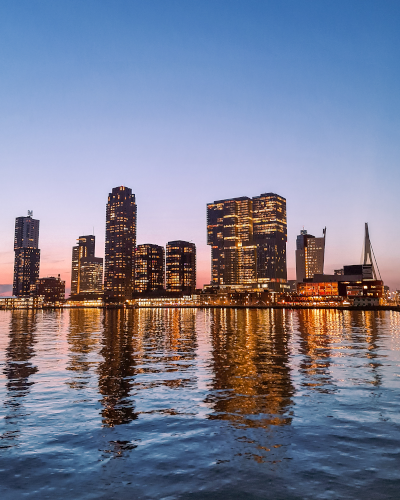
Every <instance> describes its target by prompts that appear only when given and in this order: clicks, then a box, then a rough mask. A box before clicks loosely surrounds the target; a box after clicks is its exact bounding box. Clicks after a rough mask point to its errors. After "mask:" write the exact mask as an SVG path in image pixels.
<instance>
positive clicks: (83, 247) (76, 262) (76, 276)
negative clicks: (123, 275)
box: [71, 234, 102, 295]
mask: <svg viewBox="0 0 400 500" xmlns="http://www.w3.org/2000/svg"><path fill="white" fill-rule="evenodd" d="M94 252H95V236H94V235H92V234H90V235H86V236H79V238H78V245H76V246H74V247H72V270H71V294H72V295H75V294H77V293H80V292H81V279H82V267H81V266H82V259H85V258H86V259H87V258H92V257H94ZM83 279H85V278H83ZM101 281H102V277H101ZM95 291H98V290H95Z"/></svg>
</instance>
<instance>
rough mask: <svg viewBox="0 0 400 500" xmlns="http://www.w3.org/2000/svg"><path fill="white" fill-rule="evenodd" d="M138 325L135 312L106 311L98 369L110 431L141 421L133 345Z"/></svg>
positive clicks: (102, 400) (104, 417)
mask: <svg viewBox="0 0 400 500" xmlns="http://www.w3.org/2000/svg"><path fill="white" fill-rule="evenodd" d="M136 332H137V322H136V321H135V311H125V310H122V309H114V310H106V311H104V317H103V333H102V340H101V345H102V347H101V351H100V354H101V356H102V358H103V360H102V361H101V362H100V363H99V365H98V369H97V370H98V376H99V392H100V394H101V395H102V399H101V400H100V402H101V404H102V406H103V409H102V412H101V413H102V421H103V425H104V426H106V427H114V426H115V425H120V424H127V423H129V422H131V421H132V420H135V419H136V418H137V413H135V403H134V400H133V399H132V398H131V389H132V385H133V383H134V378H135V375H136V361H135V356H134V347H133V342H134V340H133V339H134V338H135V337H136Z"/></svg>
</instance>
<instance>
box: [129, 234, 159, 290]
mask: <svg viewBox="0 0 400 500" xmlns="http://www.w3.org/2000/svg"><path fill="white" fill-rule="evenodd" d="M164 289H165V265H164V248H163V247H161V246H159V245H150V244H146V245H138V247H137V248H136V256H135V291H136V292H138V293H151V292H155V291H160V290H164Z"/></svg>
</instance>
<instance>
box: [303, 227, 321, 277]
mask: <svg viewBox="0 0 400 500" xmlns="http://www.w3.org/2000/svg"><path fill="white" fill-rule="evenodd" d="M325 238H326V228H325V229H324V230H323V236H322V237H321V238H316V237H315V236H313V235H312V234H307V231H306V230H305V229H302V230H301V231H300V234H299V235H298V236H297V239H296V281H298V282H301V281H303V280H304V279H310V278H313V277H314V275H315V274H324V257H325Z"/></svg>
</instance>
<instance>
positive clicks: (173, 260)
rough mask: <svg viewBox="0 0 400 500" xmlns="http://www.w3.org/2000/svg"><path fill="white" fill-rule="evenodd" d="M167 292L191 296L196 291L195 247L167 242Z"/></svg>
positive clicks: (179, 241)
mask: <svg viewBox="0 0 400 500" xmlns="http://www.w3.org/2000/svg"><path fill="white" fill-rule="evenodd" d="M166 270H167V272H166V274H167V291H169V292H182V293H184V294H185V295H190V294H193V293H194V291H195V289H196V245H195V244H194V243H189V242H188V241H181V240H177V241H169V242H168V244H167V257H166Z"/></svg>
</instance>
